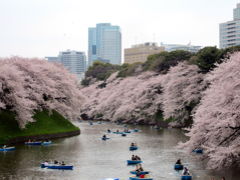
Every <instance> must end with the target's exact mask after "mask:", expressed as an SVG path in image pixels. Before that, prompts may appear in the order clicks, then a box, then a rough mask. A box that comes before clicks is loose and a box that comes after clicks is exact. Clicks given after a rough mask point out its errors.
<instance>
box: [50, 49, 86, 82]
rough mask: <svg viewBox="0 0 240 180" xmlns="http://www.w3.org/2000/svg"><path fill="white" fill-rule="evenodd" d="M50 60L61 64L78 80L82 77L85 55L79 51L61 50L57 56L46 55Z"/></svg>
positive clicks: (84, 68) (84, 67)
mask: <svg viewBox="0 0 240 180" xmlns="http://www.w3.org/2000/svg"><path fill="white" fill-rule="evenodd" d="M46 58H47V59H48V61H50V62H58V63H61V64H63V65H64V66H65V67H66V68H67V69H68V70H69V71H70V72H71V73H72V74H75V75H76V76H77V77H78V79H79V80H81V79H83V78H84V73H85V71H86V55H85V53H84V52H80V51H71V50H67V51H62V52H60V53H59V55H58V57H46Z"/></svg>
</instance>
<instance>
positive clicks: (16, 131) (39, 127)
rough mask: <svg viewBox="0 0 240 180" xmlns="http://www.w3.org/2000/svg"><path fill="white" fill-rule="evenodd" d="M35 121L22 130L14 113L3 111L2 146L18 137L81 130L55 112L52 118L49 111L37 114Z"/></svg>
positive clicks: (0, 121)
mask: <svg viewBox="0 0 240 180" xmlns="http://www.w3.org/2000/svg"><path fill="white" fill-rule="evenodd" d="M34 119H35V120H36V122H32V123H29V124H27V125H26V127H25V128H24V129H20V128H19V126H18V123H17V121H16V120H15V115H14V113H12V112H8V111H2V112H1V113H0V144H3V143H5V142H7V141H8V140H10V139H13V138H16V137H23V136H35V135H45V134H57V133H65V132H72V131H77V130H79V128H78V127H76V126H74V125H73V124H72V123H71V122H69V121H68V120H67V119H65V118H64V117H63V116H61V115H60V114H59V113H57V112H56V111H53V113H52V114H51V115H50V116H49V114H48V112H47V111H43V112H39V113H36V114H35V115H34Z"/></svg>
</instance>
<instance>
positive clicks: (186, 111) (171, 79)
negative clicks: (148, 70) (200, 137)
mask: <svg viewBox="0 0 240 180" xmlns="http://www.w3.org/2000/svg"><path fill="white" fill-rule="evenodd" d="M203 78H204V75H203V74H202V73H199V68H198V67H197V66H196V65H189V64H187V62H186V61H185V62H181V63H179V64H178V65H177V66H174V67H171V68H170V70H169V72H168V73H167V74H166V76H165V78H164V81H163V85H162V86H163V106H162V108H163V114H164V118H165V119H168V118H174V119H175V120H176V121H175V122H174V123H171V124H172V125H174V126H180V127H185V126H189V125H190V124H191V123H192V122H191V113H192V111H193V109H194V107H195V106H196V105H197V104H198V102H199V100H200V98H201V92H202V91H203V89H204V87H205V83H204V81H203Z"/></svg>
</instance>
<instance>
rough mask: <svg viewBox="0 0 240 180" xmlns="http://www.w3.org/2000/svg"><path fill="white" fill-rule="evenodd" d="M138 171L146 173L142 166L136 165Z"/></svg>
mask: <svg viewBox="0 0 240 180" xmlns="http://www.w3.org/2000/svg"><path fill="white" fill-rule="evenodd" d="M136 171H137V172H141V171H144V170H143V167H142V165H141V164H137V165H136Z"/></svg>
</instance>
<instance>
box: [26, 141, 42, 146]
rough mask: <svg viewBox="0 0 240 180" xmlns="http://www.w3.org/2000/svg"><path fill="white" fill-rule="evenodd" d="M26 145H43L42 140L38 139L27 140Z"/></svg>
mask: <svg viewBox="0 0 240 180" xmlns="http://www.w3.org/2000/svg"><path fill="white" fill-rule="evenodd" d="M25 145H30V146H39V145H42V142H41V141H36V142H25Z"/></svg>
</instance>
